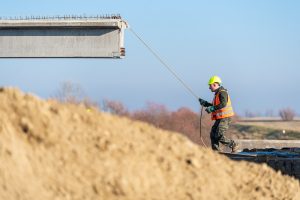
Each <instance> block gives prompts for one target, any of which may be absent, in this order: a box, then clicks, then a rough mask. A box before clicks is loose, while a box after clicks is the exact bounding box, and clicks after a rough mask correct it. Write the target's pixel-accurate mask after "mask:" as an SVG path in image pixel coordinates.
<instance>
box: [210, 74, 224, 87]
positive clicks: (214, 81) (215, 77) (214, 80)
mask: <svg viewBox="0 0 300 200" xmlns="http://www.w3.org/2000/svg"><path fill="white" fill-rule="evenodd" d="M213 83H219V84H221V83H222V80H221V78H220V77H218V76H212V77H211V78H210V79H209V81H208V85H210V84H213Z"/></svg>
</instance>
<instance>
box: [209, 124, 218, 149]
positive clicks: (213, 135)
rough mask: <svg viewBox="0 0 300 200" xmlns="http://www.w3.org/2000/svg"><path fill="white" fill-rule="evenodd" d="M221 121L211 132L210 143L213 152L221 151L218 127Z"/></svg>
mask: <svg viewBox="0 0 300 200" xmlns="http://www.w3.org/2000/svg"><path fill="white" fill-rule="evenodd" d="M219 123H220V120H216V121H215V123H214V125H213V126H212V128H211V131H210V142H211V148H212V149H213V150H216V151H219V150H220V149H219V139H218V127H219Z"/></svg>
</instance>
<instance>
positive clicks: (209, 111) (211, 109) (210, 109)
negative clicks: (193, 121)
mask: <svg viewBox="0 0 300 200" xmlns="http://www.w3.org/2000/svg"><path fill="white" fill-rule="evenodd" d="M205 111H206V112H207V113H211V112H214V111H215V107H213V106H209V107H207V108H206V109H205Z"/></svg>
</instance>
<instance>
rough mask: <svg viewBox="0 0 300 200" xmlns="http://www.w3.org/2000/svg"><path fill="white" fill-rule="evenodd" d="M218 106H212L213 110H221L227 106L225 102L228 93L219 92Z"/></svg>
mask: <svg viewBox="0 0 300 200" xmlns="http://www.w3.org/2000/svg"><path fill="white" fill-rule="evenodd" d="M219 98H220V104H219V105H216V106H214V110H220V109H222V108H224V107H225V106H226V105H227V101H228V93H227V92H226V91H221V92H220V95H219Z"/></svg>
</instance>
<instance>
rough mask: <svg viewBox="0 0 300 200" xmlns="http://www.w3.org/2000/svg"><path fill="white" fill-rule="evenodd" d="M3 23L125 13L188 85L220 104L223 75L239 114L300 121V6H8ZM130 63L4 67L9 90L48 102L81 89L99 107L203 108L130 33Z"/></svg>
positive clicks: (86, 0) (14, 0)
mask: <svg viewBox="0 0 300 200" xmlns="http://www.w3.org/2000/svg"><path fill="white" fill-rule="evenodd" d="M0 3H1V4H0V5H1V6H0V13H1V15H2V16H27V15H28V16H31V15H36V16H39V15H40V16H43V15H46V16H49V15H65V14H77V15H80V14H82V15H83V14H86V15H97V14H121V16H122V17H123V18H124V19H125V20H127V21H128V23H129V24H130V26H131V27H132V28H134V29H135V31H136V32H138V33H139V34H140V35H141V36H142V37H143V39H144V40H146V41H147V42H148V43H149V44H150V46H151V47H152V48H154V49H155V50H156V51H158V52H159V53H160V54H161V55H162V57H163V58H164V59H165V60H166V61H167V62H168V63H169V64H170V65H172V66H173V67H174V70H176V71H177V73H178V74H180V76H181V78H182V79H184V80H185V81H186V82H187V84H188V85H189V86H190V87H191V88H193V90H194V91H195V92H196V93H197V94H198V95H199V96H201V97H203V98H204V99H206V100H211V98H212V93H211V92H210V91H209V90H208V86H207V81H208V79H209V78H210V76H212V75H219V76H220V77H221V78H222V79H223V82H224V86H225V87H226V88H227V89H228V90H229V92H230V94H231V98H232V101H233V104H234V108H235V110H236V111H237V112H238V113H239V114H243V113H244V111H245V110H251V111H253V112H260V113H262V114H263V113H265V111H266V110H270V109H272V110H274V113H275V114H276V113H277V112H278V109H281V108H284V107H291V108H293V109H294V110H296V111H297V112H298V113H300V106H299V103H300V89H299V86H298V80H299V78H300V12H299V10H300V1H298V0H264V1H262V0H235V1H233V0H226V1H224V0H211V1H202V0H185V1H174V0H172V1H171V0H164V1H162V0H151V1H149V0H147V1H146V0H134V1H130V0H127V1H124V0H123V1H122V0H114V1H107V0H106V1H101V0H81V1H78V0H42V1H41V0H26V1H21V0H9V1H7V0H0ZM125 47H126V58H125V59H121V60H115V59H4V60H1V59H0V85H2V86H16V87H19V88H21V89H22V90H24V91H26V92H32V93H35V94H37V95H38V96H41V97H44V98H47V97H49V96H51V95H53V94H54V93H55V92H56V91H57V89H58V87H59V84H60V83H62V82H64V81H71V82H74V83H76V84H80V85H81V86H82V88H83V89H84V90H85V91H86V93H87V94H88V95H89V96H90V97H91V98H92V99H93V100H95V101H99V102H100V101H102V100H103V99H104V98H107V99H112V100H119V101H122V102H123V103H124V104H125V105H127V106H128V107H129V108H130V109H138V108H141V107H143V106H144V105H145V103H146V102H148V101H150V102H157V103H161V104H165V105H166V106H167V107H169V108H170V109H176V108H179V107H182V106H186V107H189V108H192V109H193V110H195V111H196V110H198V106H199V104H198V102H197V101H196V100H195V99H194V97H193V96H191V95H190V94H189V93H188V92H187V91H186V90H185V89H184V88H183V87H182V85H180V84H179V83H178V82H177V80H175V79H174V77H172V76H171V75H170V73H169V72H168V71H167V70H166V69H165V68H163V66H162V65H161V64H160V63H159V62H158V61H157V60H155V58H154V57H153V56H152V55H151V54H150V53H149V52H148V51H147V49H145V48H144V46H142V44H141V43H140V42H138V41H137V39H136V38H135V37H134V36H133V35H132V33H131V32H129V31H126V36H125Z"/></svg>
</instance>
